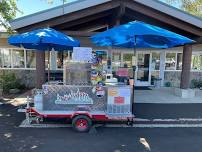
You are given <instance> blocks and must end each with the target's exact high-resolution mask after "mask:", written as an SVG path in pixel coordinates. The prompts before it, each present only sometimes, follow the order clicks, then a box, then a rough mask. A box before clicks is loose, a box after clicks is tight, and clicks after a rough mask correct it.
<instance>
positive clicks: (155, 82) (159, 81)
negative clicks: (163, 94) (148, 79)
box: [154, 78, 162, 88]
mask: <svg viewBox="0 0 202 152" xmlns="http://www.w3.org/2000/svg"><path fill="white" fill-rule="evenodd" d="M161 80H162V79H161V78H156V79H154V86H155V88H160V87H161Z"/></svg>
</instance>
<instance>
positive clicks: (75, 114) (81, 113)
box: [71, 111, 93, 119]
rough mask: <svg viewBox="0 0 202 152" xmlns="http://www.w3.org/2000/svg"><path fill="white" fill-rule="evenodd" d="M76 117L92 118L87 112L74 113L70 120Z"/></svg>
mask: <svg viewBox="0 0 202 152" xmlns="http://www.w3.org/2000/svg"><path fill="white" fill-rule="evenodd" d="M78 115H85V116H87V117H89V118H90V119H92V118H93V117H92V115H91V114H90V113H89V112H88V111H76V112H74V113H73V114H72V116H71V119H73V118H74V117H76V116H78Z"/></svg>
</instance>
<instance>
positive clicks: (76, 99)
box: [55, 89, 93, 104]
mask: <svg viewBox="0 0 202 152" xmlns="http://www.w3.org/2000/svg"><path fill="white" fill-rule="evenodd" d="M55 104H93V99H92V98H90V97H89V95H88V93H86V92H81V91H80V90H79V89H77V91H76V92H74V91H72V90H71V91H70V93H69V94H65V95H63V96H61V95H60V94H59V93H57V99H56V100H55Z"/></svg>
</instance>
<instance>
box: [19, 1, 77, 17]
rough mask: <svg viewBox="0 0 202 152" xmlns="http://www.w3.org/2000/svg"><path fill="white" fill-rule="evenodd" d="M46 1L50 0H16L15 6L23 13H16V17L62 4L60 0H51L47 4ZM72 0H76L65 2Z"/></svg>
mask: <svg viewBox="0 0 202 152" xmlns="http://www.w3.org/2000/svg"><path fill="white" fill-rule="evenodd" d="M48 1H50V0H17V6H18V8H19V10H21V11H22V12H23V14H21V13H17V16H16V18H19V17H22V16H26V15H29V14H33V13H36V12H39V11H42V10H46V9H49V8H52V7H55V6H59V5H62V4H63V1H62V0H53V3H52V4H49V3H48ZM72 1H76V0H67V2H72Z"/></svg>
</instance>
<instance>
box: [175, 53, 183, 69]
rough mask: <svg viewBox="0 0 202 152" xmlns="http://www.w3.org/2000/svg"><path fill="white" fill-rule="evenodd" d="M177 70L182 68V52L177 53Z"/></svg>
mask: <svg viewBox="0 0 202 152" xmlns="http://www.w3.org/2000/svg"><path fill="white" fill-rule="evenodd" d="M176 69H177V70H182V53H177V67H176Z"/></svg>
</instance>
